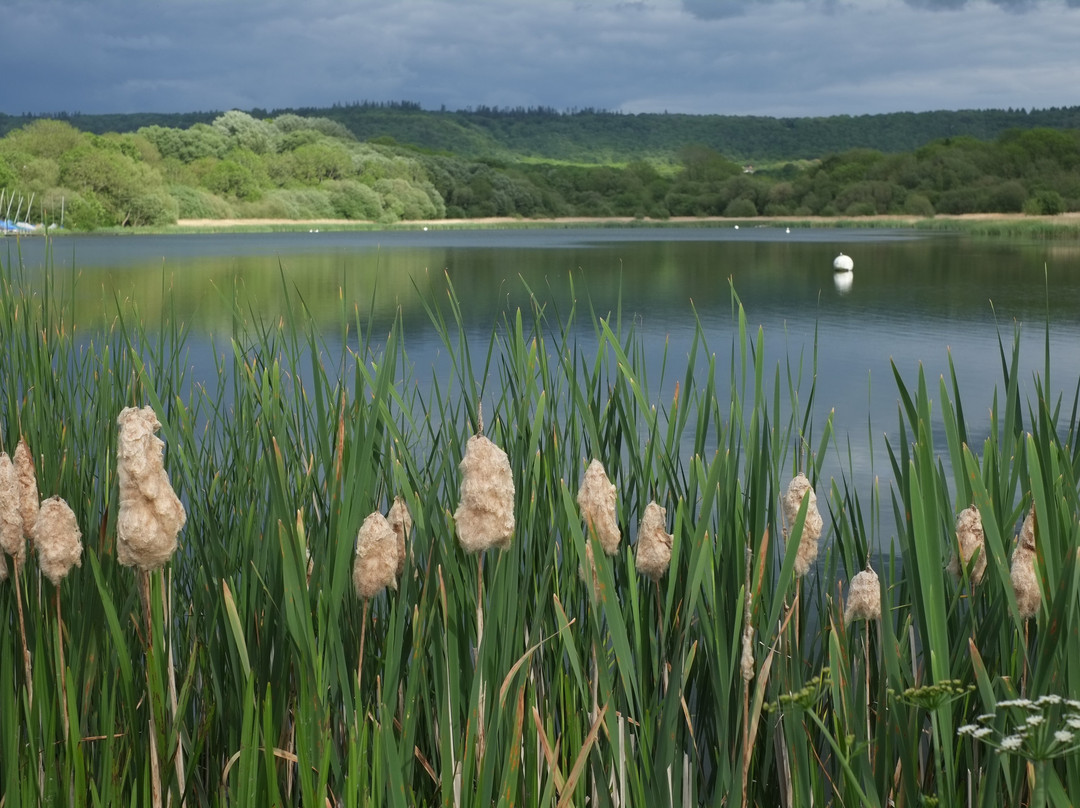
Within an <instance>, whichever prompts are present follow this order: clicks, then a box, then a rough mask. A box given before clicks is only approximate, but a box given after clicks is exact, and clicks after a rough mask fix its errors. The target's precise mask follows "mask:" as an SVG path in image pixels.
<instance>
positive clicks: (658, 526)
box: [634, 502, 674, 581]
mask: <svg viewBox="0 0 1080 808" xmlns="http://www.w3.org/2000/svg"><path fill="white" fill-rule="evenodd" d="M666 516H667V511H666V510H665V509H664V508H661V507H660V506H659V505H657V504H656V503H655V502H650V503H649V504H648V505H646V506H645V513H644V515H642V517H641V527H639V528H638V538H637V552H636V553H635V559H634V561H635V564H636V566H637V571H638V572H640V573H642V574H643V575H648V576H649V577H650V578H652V579H653V580H654V581H659V580H660V578H661V577H662V576H663V574H664V573H665V572H667V568H668V564H670V563H671V544H672V541H673V540H674V536H672V535H671V534H670V533H668V532H667V531H666V530H665V529H664V528H665V524H664V518H665V517H666Z"/></svg>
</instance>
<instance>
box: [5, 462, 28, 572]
mask: <svg viewBox="0 0 1080 808" xmlns="http://www.w3.org/2000/svg"><path fill="white" fill-rule="evenodd" d="M4 553H7V554H8V555H9V556H11V557H12V559H13V560H14V562H15V572H16V574H18V572H19V570H21V569H22V566H23V562H24V561H26V538H25V536H24V535H23V523H22V513H21V512H20V511H19V481H18V477H17V476H16V474H15V465H14V464H13V463H12V462H11V458H10V457H8V453H7V452H0V556H2V555H3V554H4ZM4 577H7V565H6V564H5V565H4Z"/></svg>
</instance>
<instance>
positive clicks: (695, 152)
mask: <svg viewBox="0 0 1080 808" xmlns="http://www.w3.org/2000/svg"><path fill="white" fill-rule="evenodd" d="M529 114H532V113H528V112H526V113H524V115H525V116H526V117H527V116H528V115H529ZM536 114H546V113H536ZM0 190H2V191H3V192H4V193H5V195H6V196H5V198H6V199H7V200H8V203H5V204H9V203H11V202H12V200H14V199H15V198H16V197H18V199H19V203H18V205H19V208H20V209H21V208H22V207H23V201H24V200H26V201H27V205H28V207H30V209H31V213H30V214H29V216H28V217H26V218H28V220H29V221H31V222H34V223H38V222H40V223H42V224H46V225H48V224H52V223H57V224H63V226H65V227H67V228H69V229H82V230H91V229H95V228H100V227H110V226H146V225H166V224H170V223H173V222H175V221H176V220H177V219H178V218H210V219H221V218H283V219H351V220H370V221H378V222H394V221H398V220H401V219H435V218H443V217H452V218H479V217H488V216H517V217H534V218H540V217H553V216H631V217H648V218H654V219H665V218H668V217H671V216H729V217H737V218H751V217H754V216H762V215H764V216H811V215H821V216H837V215H843V216H861V215H871V214H909V215H918V216H926V217H929V216H933V215H935V214H962V213H975V212H1002V213H1020V212H1024V213H1030V214H1056V213H1061V212H1064V211H1071V210H1080V129H1069V130H1058V129H1049V128H1039V129H1012V130H1007V131H1005V132H1004V133H1002V134H1000V135H999V136H997V137H996V138H994V139H992V140H980V139H977V138H975V137H972V136H967V135H965V136H959V137H949V138H942V139H937V140H934V141H932V142H930V143H929V144H927V145H923V146H921V147H919V148H916V149H914V150H912V151H910V152H902V153H887V152H885V151H882V150H875V149H848V150H845V151H842V152H839V153H836V154H832V155H829V156H826V157H824V158H823V159H821V160H816V161H810V162H805V161H804V162H794V161H791V162H787V163H783V164H775V165H773V166H770V167H768V168H764V169H763V168H759V169H758V170H756V171H755V170H753V169H752V167H750V166H748V165H744V164H743V163H741V162H736V161H733V160H731V159H728V158H727V157H725V156H724V155H722V154H721V153H720V152H718V151H716V150H715V149H713V148H711V147H709V146H707V145H703V144H696V145H684V146H682V147H680V148H679V149H677V150H676V151H674V152H673V153H672V154H670V155H668V159H667V161H666V162H659V163H657V162H650V161H646V160H634V161H630V162H628V163H626V164H622V165H573V164H566V163H558V162H551V161H548V162H542V161H535V160H529V161H526V160H509V159H497V158H487V159H475V158H470V157H468V156H463V155H460V154H453V153H449V152H446V151H434V150H429V149H423V148H417V147H415V146H412V145H409V146H406V145H402V144H400V143H397V142H395V141H394V140H392V139H388V138H376V139H375V140H371V141H361V140H358V139H357V138H356V137H355V135H354V134H353V132H352V131H350V129H348V128H347V127H346V126H345V125H344V124H343V123H342V122H340V121H338V120H335V119H332V118H329V117H318V116H316V117H303V116H299V115H296V114H293V113H287V114H283V115H278V116H275V117H271V118H266V119H260V118H257V117H254V116H252V115H249V114H247V113H244V112H240V111H235V110H234V111H231V112H226V113H224V114H222V115H219V116H217V117H216V118H214V119H213V120H212V121H211V122H209V123H203V122H199V123H195V124H194V125H192V126H190V127H187V128H179V127H167V126H161V125H158V124H154V125H149V126H144V127H141V128H140V129H138V130H137V131H135V132H125V133H115V132H114V133H106V134H91V133H88V132H84V131H80V130H79V129H77V128H76V127H74V126H73V125H72V124H71V123H69V122H66V121H59V120H34V121H32V122H30V123H28V124H27V125H26V126H24V127H22V128H18V129H15V130H12V131H11V132H9V133H8V134H7V135H6V136H5V137H3V138H2V139H0ZM30 200H33V203H32V205H31V204H30ZM10 210H11V209H10V208H9V209H8V211H6V213H10ZM0 213H5V211H0ZM0 218H8V216H0Z"/></svg>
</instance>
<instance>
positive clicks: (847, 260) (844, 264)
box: [832, 253, 855, 272]
mask: <svg viewBox="0 0 1080 808" xmlns="http://www.w3.org/2000/svg"><path fill="white" fill-rule="evenodd" d="M832 268H833V269H834V270H836V271H837V272H851V270H853V269H855V262H854V261H852V260H851V256H850V255H844V254H843V253H840V254H839V255H838V256H836V258H834V259H833V262H832Z"/></svg>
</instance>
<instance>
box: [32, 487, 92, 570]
mask: <svg viewBox="0 0 1080 808" xmlns="http://www.w3.org/2000/svg"><path fill="white" fill-rule="evenodd" d="M33 531H34V534H33V535H34V549H35V550H37V554H38V564H39V565H40V566H41V571H42V572H43V573H45V575H46V576H47V577H48V579H49V580H50V581H52V582H53V584H55V585H56V586H60V581H62V580H63V579H64V578H65V576H67V574H68V573H69V572H70V571H71V568H72V567H73V566H75V567H81V566H82V550H83V546H82V531H81V530H79V524H78V522H76V521H75V513H74V512H73V511H72V510H71V508H70V507H69V506H68V504H67V503H66V502H65V501H64V500H62V499H61V498H60V497H49V498H48V499H47V500H45V501H44V502H42V503H41V507H40V508H39V509H38V514H37V520H36V521H35V522H34V528H33Z"/></svg>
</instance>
